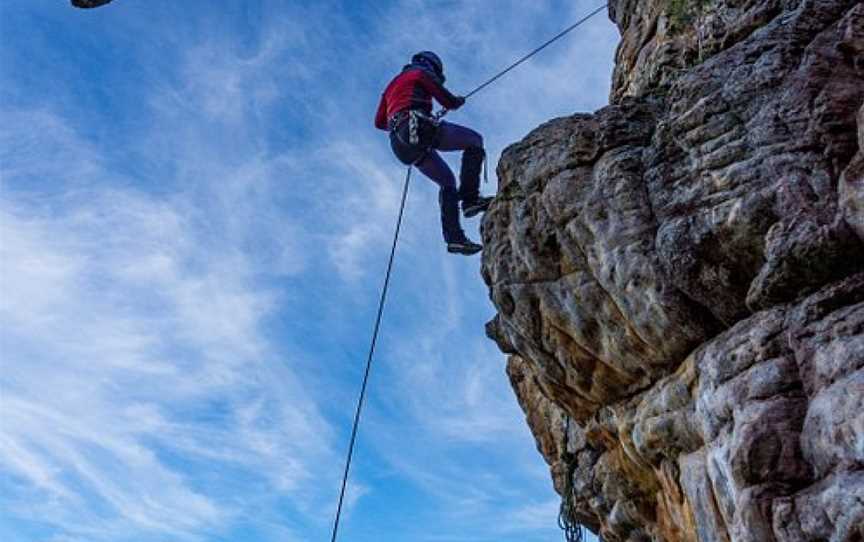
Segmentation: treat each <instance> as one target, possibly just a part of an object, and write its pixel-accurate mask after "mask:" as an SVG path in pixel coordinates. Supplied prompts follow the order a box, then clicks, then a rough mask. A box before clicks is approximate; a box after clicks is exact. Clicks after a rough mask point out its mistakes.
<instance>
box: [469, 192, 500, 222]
mask: <svg viewBox="0 0 864 542" xmlns="http://www.w3.org/2000/svg"><path fill="white" fill-rule="evenodd" d="M493 199H495V198H491V197H485V196H479V197H478V198H477V199H476V200H474V201H472V202H470V203H469V202H467V201H463V202H462V214H463V215H464V216H465V218H471V217H472V216H476V215H479V214H480V213H485V212H486V211H487V210H488V209H489V205H490V204H491V203H492V200H493Z"/></svg>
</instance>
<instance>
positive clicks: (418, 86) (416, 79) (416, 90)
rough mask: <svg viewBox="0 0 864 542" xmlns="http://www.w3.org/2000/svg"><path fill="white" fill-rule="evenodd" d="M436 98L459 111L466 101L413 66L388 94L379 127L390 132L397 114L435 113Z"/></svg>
mask: <svg viewBox="0 0 864 542" xmlns="http://www.w3.org/2000/svg"><path fill="white" fill-rule="evenodd" d="M432 98H435V99H436V100H437V101H438V103H440V104H441V105H442V106H443V107H444V108H446V109H458V108H459V107H460V106H461V105H462V103H464V102H463V100H461V99H460V98H457V97H456V96H454V95H453V94H451V93H450V91H449V90H447V89H446V88H444V85H442V84H441V83H439V82H438V81H436V80H435V79H434V78H433V77H432V76H431V75H429V74H428V73H427V72H426V71H424V70H422V69H420V68H413V67H409V68H406V69H405V70H404V71H403V72H402V73H400V74H399V75H397V76H396V77H395V78H394V79H393V80H392V81H390V84H389V85H387V89H386V90H384V94H383V95H382V96H381V103H380V104H379V105H378V113H377V114H376V115H375V127H376V128H378V129H380V130H387V129H388V126H387V121H388V120H389V119H390V118H391V117H392V116H393V115H395V114H396V113H399V112H401V111H407V110H410V109H419V110H421V111H423V112H424V113H426V114H431V113H432Z"/></svg>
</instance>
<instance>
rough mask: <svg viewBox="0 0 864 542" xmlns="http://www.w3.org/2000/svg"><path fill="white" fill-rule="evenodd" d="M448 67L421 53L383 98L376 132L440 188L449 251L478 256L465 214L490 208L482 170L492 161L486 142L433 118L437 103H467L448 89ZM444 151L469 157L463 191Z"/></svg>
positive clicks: (464, 160)
mask: <svg viewBox="0 0 864 542" xmlns="http://www.w3.org/2000/svg"><path fill="white" fill-rule="evenodd" d="M444 80H445V78H444V65H443V63H442V62H441V59H440V58H439V57H438V55H436V54H435V53H433V52H431V51H423V52H421V53H417V54H416V55H414V56H413V57H412V58H411V63H410V64H408V65H407V66H405V67H404V68H403V69H402V73H400V74H399V75H397V76H396V77H395V78H394V79H393V80H392V81H391V82H390V84H389V85H388V86H387V88H386V90H385V91H384V94H383V95H382V96H381V104H380V105H379V106H378V113H377V115H376V116H375V126H376V127H377V128H379V129H381V130H388V131H389V132H390V146H391V148H392V149H393V153H394V154H395V155H396V157H397V158H398V159H399V160H400V161H401V162H402V163H404V164H406V165H412V164H413V165H414V166H416V167H417V169H419V170H420V171H421V172H422V173H423V174H424V175H426V176H427V177H429V178H430V179H432V180H433V181H435V183H437V184H438V186H439V187H440V192H439V197H438V199H439V204H440V206H441V226H442V230H443V233H444V242H445V243H447V251H448V252H451V253H456V254H466V255H470V254H476V253H478V252H480V251H481V250H482V249H483V247H482V246H481V245H479V244H477V243H474V242H473V241H471V240H470V239H468V237H467V236H466V235H465V232H463V231H462V226H461V225H460V223H459V204H460V203H461V204H462V213H463V214H464V215H465V218H470V217H472V216H475V215H477V214H480V213H483V212H485V211H486V209H488V208H489V204H490V203H491V202H492V198H489V197H481V196H480V170H481V169H482V168H483V162H484V160H485V158H486V151H485V150H484V149H483V136H481V135H480V134H478V133H477V132H475V131H474V130H471V129H470V128H466V127H464V126H459V125H458V124H453V123H450V122H445V121H442V120H438V119H436V118H435V117H433V116H432V98H435V100H437V101H438V103H440V104H441V105H442V106H443V107H444V108H445V109H459V108H460V107H462V105H463V104H464V103H465V98H462V97H460V96H454V95H453V94H451V93H450V91H448V90H447V89H446V88H445V87H444ZM438 151H463V152H462V169H461V171H460V175H459V187H458V188H457V186H456V178H455V177H454V175H453V172H452V171H451V170H450V168H449V167H448V166H447V163H446V162H444V160H443V158H441V155H440V154H438Z"/></svg>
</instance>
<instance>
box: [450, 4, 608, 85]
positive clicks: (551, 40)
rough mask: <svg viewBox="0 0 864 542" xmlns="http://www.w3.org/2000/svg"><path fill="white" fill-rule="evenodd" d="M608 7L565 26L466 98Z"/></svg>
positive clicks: (606, 6) (605, 6)
mask: <svg viewBox="0 0 864 542" xmlns="http://www.w3.org/2000/svg"><path fill="white" fill-rule="evenodd" d="M608 7H609V4H604V5H602V6H600V7H599V8H597V9H595V10H594V11H592V12H591V13H589V14H588V15H586V16H585V17H583V18H581V19H579V20H578V21H576V22H575V23H573V24H572V25H570V26H568V27H567V28H565V29H564V30H562V31H561V32H559V33H558V34H556V35H555V36H554V37H552V38H551V39H549V41H547V42H546V43H544V44H543V45H541V46H539V47H537V48H536V49H534V50H533V51H531V52H530V53H528V54H527V55H525V56H523V57H522V58H520V59H519V60H517V61H516V62H514V63H513V64H510V65H509V66H508V67H507V68H505V69H503V70H501V71H500V72H498V74H496V75H495V76H494V77H492V78H491V79H489V80H488V81H486V82H485V83H483V84H482V85H480V86H479V87H477V88H475V89H474V90H472V91H471V92H469V93H468V94H466V95H465V99H466V100H467V99H468V98H470V97H471V96H474V95H475V94H477V93H478V92H480V91H481V90H483V89H484V88H486V87H488V86H489V85H491V84H492V83H494V82H495V81H497V80H499V79H501V78H502V77H504V76H505V75H507V74H508V73H510V72H511V71H513V70H514V69H516V67H517V66H519V65H520V64H522V63H523V62H525V61H527V60H528V59H530V58H531V57H533V56H534V55H536V54H537V53H539V52H540V51H542V50H543V49H545V48H547V47H549V46H550V45H552V44H553V43H555V42H556V41H558V40H560V39H561V38H563V37H564V36H566V35H567V34H569V33H570V32H572V31H574V30H576V29H577V28H579V27H580V26H582V25H583V24H585V23H586V22H588V21H590V20H591V19H592V18H594V16H595V15H597V14H598V13H600V12H601V11H603V10H604V9H606V8H608Z"/></svg>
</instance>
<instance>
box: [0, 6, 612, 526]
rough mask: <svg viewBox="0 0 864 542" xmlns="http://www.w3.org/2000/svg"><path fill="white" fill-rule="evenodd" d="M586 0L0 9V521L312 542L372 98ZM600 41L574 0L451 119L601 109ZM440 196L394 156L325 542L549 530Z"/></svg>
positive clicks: (538, 463) (608, 33)
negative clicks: (382, 291) (407, 184)
mask: <svg viewBox="0 0 864 542" xmlns="http://www.w3.org/2000/svg"><path fill="white" fill-rule="evenodd" d="M596 5H597V4H596V3H595V2H588V1H582V0H578V1H573V0H571V1H563V0H562V1H552V0H534V1H532V2H517V1H515V0H513V1H508V0H489V1H479V0H478V1H473V2H472V1H467V0H465V1H462V0H452V1H438V2H420V1H417V0H402V1H381V2H375V3H374V4H372V3H368V2H329V1H324V2H315V3H310V5H302V4H301V3H298V2H289V1H287V0H282V1H276V0H272V1H270V0H244V1H222V2H214V1H212V0H209V1H205V0H183V1H182V2H178V1H168V0H161V1H158V0H157V1H152V0H151V1H146V2H145V1H143V0H116V1H115V2H114V3H112V4H111V5H109V6H107V7H104V8H101V9H98V10H91V11H79V10H73V9H72V8H70V7H69V6H68V2H67V1H65V0H27V1H19V0H2V1H0V6H2V8H0V9H2V17H0V21H2V22H0V25H2V27H0V30H2V32H0V36H2V37H0V39H2V48H0V167H2V179H0V183H2V184H0V189H2V190H0V236H2V237H0V254H2V259H0V265H2V267H0V279H2V281H0V283H2V297H0V349H2V350H0V354H2V371H0V385H2V388H0V392H2V395H0V488H2V489H0V538H2V539H3V540H5V541H9V542H19V541H20V542H25V541H27V542H32V541H38V542H73V541H90V542H92V541H117V542H125V541H136V542H137V541H142V542H147V541H164V540H180V541H186V540H188V541H229V540H230V541H245V540H250V541H251V540H255V541H277V540H278V541H282V542H284V541H289V542H290V541H307V540H310V541H311V540H325V539H329V538H328V536H329V535H328V533H329V529H330V522H331V521H332V514H333V511H334V505H335V499H336V496H337V493H338V484H339V476H340V474H341V468H342V461H343V456H344V453H345V447H346V444H347V438H348V432H349V425H350V421H351V416H352V411H353V407H354V401H355V398H356V393H357V391H358V386H359V382H360V378H361V375H362V370H363V362H364V359H365V353H366V349H367V347H368V338H369V337H368V336H369V332H370V330H371V325H372V318H373V316H374V311H375V309H376V302H377V295H378V288H379V287H380V281H381V274H382V272H383V269H384V265H385V263H386V261H385V259H386V255H387V252H388V250H389V246H388V244H389V236H390V235H391V231H392V227H393V221H394V219H395V215H396V210H397V205H398V199H399V195H400V189H401V182H402V179H403V175H404V169H403V168H402V167H401V166H400V165H399V164H398V163H397V162H396V161H395V160H394V159H393V158H392V156H391V155H390V151H389V147H388V145H387V141H386V137H385V136H384V134H382V133H379V132H376V131H375V130H374V129H373V127H372V117H373V115H374V112H375V106H376V105H377V100H378V97H379V94H380V91H381V89H382V88H383V86H384V85H385V84H386V83H387V82H388V81H389V79H390V78H391V77H392V75H393V74H394V73H395V72H396V71H397V70H398V69H399V68H400V67H401V65H402V64H403V63H404V62H405V60H406V58H407V57H409V56H410V54H411V53H412V52H414V51H416V50H419V49H433V50H436V51H438V52H439V53H440V54H441V56H442V57H443V58H444V60H445V63H446V64H447V72H448V79H449V81H448V82H449V86H450V87H451V88H452V90H454V91H455V92H457V93H459V92H463V93H464V92H467V91H468V90H470V89H471V88H473V87H474V86H476V85H477V84H479V83H480V82H482V81H483V80H485V79H486V78H487V77H489V76H491V75H492V74H493V73H494V72H495V71H497V70H498V69H500V68H501V67H503V66H504V65H506V64H507V63H509V62H510V61H511V60H513V59H515V58H517V57H518V56H520V55H521V54H522V53H523V52H525V51H527V50H529V49H530V48H532V47H533V46H535V45H536V44H538V43H539V42H542V41H543V40H544V39H545V38H547V37H548V36H550V35H552V34H554V33H555V32H556V31H558V30H560V29H561V28H563V27H564V26H566V25H567V24H569V23H570V22H572V21H575V20H576V19H578V18H580V17H581V16H582V15H583V14H584V13H587V12H589V11H590V10H592V9H593V8H594V7H596ZM616 44H617V33H616V31H615V29H614V28H613V26H612V25H611V24H610V23H609V22H608V21H607V20H606V19H605V17H603V16H600V17H597V18H595V19H594V20H593V21H592V22H591V23H589V24H587V25H586V26H585V27H583V29H581V30H580V31H579V33H578V34H576V35H574V36H572V37H570V38H569V39H568V40H567V41H565V42H562V43H559V44H556V45H555V46H554V47H553V48H550V49H549V50H548V51H546V52H545V53H544V54H543V55H542V56H541V57H538V58H537V59H535V60H534V61H532V62H531V63H529V64H526V65H524V66H522V67H521V68H520V69H519V70H518V71H516V72H513V73H512V74H510V75H508V76H507V78H505V79H503V80H502V81H500V82H499V83H498V84H496V85H495V86H494V87H491V88H489V89H488V90H486V91H484V92H483V93H481V94H480V95H478V96H477V97H476V99H474V100H472V101H470V102H469V103H468V105H467V106H466V107H465V108H464V109H463V110H462V111H459V112H457V113H454V114H453V115H452V116H451V117H450V119H451V121H453V122H459V123H464V124H467V125H470V126H473V127H475V128H476V129H478V130H479V131H481V132H482V133H483V134H484V135H485V137H486V142H487V147H488V150H489V153H490V157H491V159H492V161H493V164H494V162H495V161H497V158H498V156H499V155H500V152H501V150H502V149H503V148H504V147H505V146H506V145H508V144H510V143H512V142H514V141H516V140H518V139H519V138H521V137H522V136H524V135H525V134H526V133H527V132H528V131H529V130H530V129H532V128H533V127H535V126H536V125H538V124H539V123H541V122H543V121H545V120H548V119H550V118H552V117H555V116H560V115H566V114H570V113H573V112H577V111H592V110H595V109H597V108H599V107H602V106H603V105H605V104H606V102H607V95H608V89H609V80H610V74H611V68H612V59H613V54H614V48H615V46H616ZM451 163H454V164H455V161H453V160H451ZM484 190H485V191H487V192H491V191H493V190H494V181H493V183H491V184H490V185H487V186H485V187H484ZM436 202H437V197H436V191H435V189H434V186H433V185H432V183H430V182H428V181H426V180H424V179H422V178H420V177H417V178H416V180H415V182H414V184H413V186H412V191H411V194H410V197H409V202H408V210H407V213H408V214H407V217H406V223H405V226H404V237H403V240H402V244H401V245H400V248H399V253H398V260H397V263H396V268H395V271H394V278H393V280H394V283H393V287H392V290H391V298H390V302H389V305H388V310H387V313H386V316H385V321H384V324H383V328H382V336H381V342H380V346H379V354H378V356H377V360H376V365H375V368H374V370H373V376H372V383H371V387H370V396H369V402H368V404H367V410H366V413H365V418H364V425H363V426H362V428H361V432H360V437H359V443H358V448H357V451H356V455H355V463H354V470H353V476H352V482H351V485H350V488H349V507H348V509H347V514H346V516H345V518H344V522H343V525H342V529H341V535H342V536H341V540H351V541H354V542H367V541H369V542H371V541H380V540H387V541H395V542H399V541H428V542H451V541H452V542H457V541H463V540H464V541H468V540H470V541H485V540H489V541H492V540H494V541H504V542H506V541H516V540H518V541H522V542H533V541H537V542H539V541H554V540H561V539H562V537H561V535H560V533H559V532H558V530H557V528H556V527H555V516H556V512H557V505H558V499H557V496H556V495H555V494H554V493H553V491H552V489H551V483H550V481H549V474H548V470H547V467H546V465H545V464H544V463H543V461H542V459H541V457H540V455H539V454H538V453H537V452H536V450H535V446H534V441H533V439H532V438H531V435H530V433H529V431H528V428H527V426H526V425H525V423H524V421H523V416H522V413H521V411H520V410H519V408H518V405H517V404H516V402H515V399H514V397H513V394H512V392H511V391H510V388H509V384H508V382H507V380H506V376H505V374H504V356H503V355H501V354H500V353H498V352H497V350H496V348H495V346H494V345H493V344H492V343H491V342H489V341H488V340H487V339H486V338H485V337H484V334H483V324H484V323H485V322H486V321H487V320H488V319H489V318H490V317H491V316H492V315H493V309H492V307H491V305H490V303H489V302H488V300H487V298H486V289H485V286H484V285H483V283H482V280H481V279H480V276H479V273H478V270H479V258H476V257H475V258H461V257H453V256H448V255H447V254H445V252H444V250H443V245H442V243H441V240H440V237H439V236H440V233H439V225H438V218H437V209H436V206H437V204H436ZM476 227H477V224H476V220H475V221H472V222H470V223H469V225H468V231H469V232H471V233H473V234H474V235H475V236H476Z"/></svg>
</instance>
